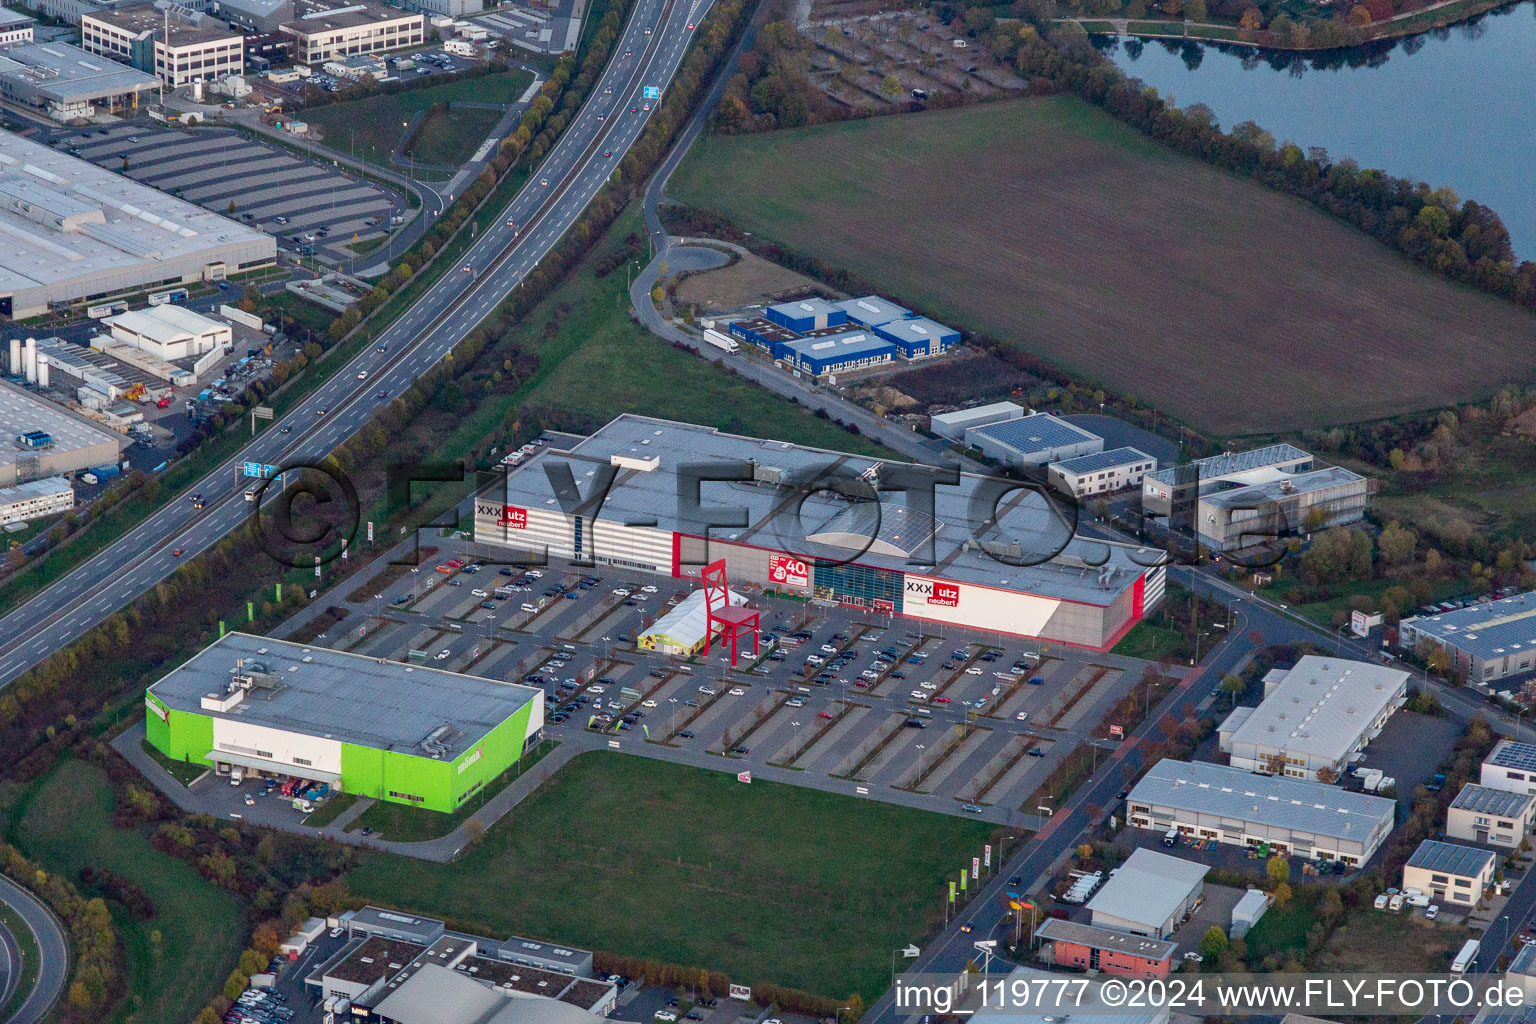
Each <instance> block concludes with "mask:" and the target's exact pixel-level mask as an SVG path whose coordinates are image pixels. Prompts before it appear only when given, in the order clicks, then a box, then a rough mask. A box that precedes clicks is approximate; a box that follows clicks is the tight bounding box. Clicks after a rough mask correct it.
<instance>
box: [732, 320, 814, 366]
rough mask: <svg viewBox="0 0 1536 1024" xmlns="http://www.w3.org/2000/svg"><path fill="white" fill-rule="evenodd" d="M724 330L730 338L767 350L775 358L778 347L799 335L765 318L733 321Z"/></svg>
mask: <svg viewBox="0 0 1536 1024" xmlns="http://www.w3.org/2000/svg"><path fill="white" fill-rule="evenodd" d="M725 329H726V330H727V331H729V332H730V333H731V335H732V336H734V337H736V338H740V339H741V340H742V341H744V342H746V343H747V344H749V345H756V346H757V347H758V348H762V349H767V350H768V351H769V352H773V353H775V357H777V350H778V346H779V345H780V344H781V343H783V342H786V341H794V340H795V339H796V338H798V337H800V335H798V334H796V333H795V332H794V331H792V330H790V329H789V328H787V327H782V326H780V325H779V324H776V323H774V322H773V321H772V320H769V319H766V318H765V317H760V316H757V317H753V318H752V319H750V320H733V321H732V322H731V323H728V324H726V325H725Z"/></svg>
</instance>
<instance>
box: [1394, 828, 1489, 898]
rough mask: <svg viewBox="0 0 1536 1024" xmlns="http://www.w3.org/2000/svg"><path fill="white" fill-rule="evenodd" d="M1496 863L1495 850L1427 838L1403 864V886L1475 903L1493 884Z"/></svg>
mask: <svg viewBox="0 0 1536 1024" xmlns="http://www.w3.org/2000/svg"><path fill="white" fill-rule="evenodd" d="M1496 863H1497V859H1496V858H1495V857H1494V855H1493V851H1492V850H1480V849H1478V848H1477V847H1474V846H1458V845H1456V844H1455V843H1442V842H1441V841H1439V840H1438V839H1426V840H1424V841H1423V842H1422V843H1420V844H1419V848H1418V849H1417V850H1414V851H1413V855H1412V856H1411V857H1409V858H1408V860H1407V861H1406V862H1404V864H1403V888H1404V889H1417V890H1419V891H1420V892H1422V893H1424V894H1425V895H1427V896H1428V897H1429V898H1430V899H1432V900H1434V901H1435V902H1436V903H1449V904H1451V905H1453V906H1458V905H1459V906H1461V907H1466V908H1471V907H1475V906H1477V905H1478V904H1479V903H1481V902H1482V901H1483V894H1484V893H1485V892H1486V891H1488V890H1489V889H1492V888H1493V871H1494V867H1495V865H1496Z"/></svg>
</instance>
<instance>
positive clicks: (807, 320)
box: [765, 299, 848, 334]
mask: <svg viewBox="0 0 1536 1024" xmlns="http://www.w3.org/2000/svg"><path fill="white" fill-rule="evenodd" d="M765 312H766V313H767V315H768V319H769V320H771V321H773V322H774V323H776V324H778V325H779V326H780V327H788V328H789V329H790V330H792V331H799V332H801V333H802V334H803V333H804V332H806V331H814V330H816V329H818V328H821V327H839V326H841V325H843V324H846V323H847V322H848V314H847V312H846V311H844V310H843V309H841V308H839V307H837V306H834V305H832V303H830V302H827V301H826V300H824V299H801V300H799V301H797V302H781V303H779V304H778V305H777V306H769V307H768V309H767V310H766V311H765Z"/></svg>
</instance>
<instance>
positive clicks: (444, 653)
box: [437, 647, 453, 661]
mask: <svg viewBox="0 0 1536 1024" xmlns="http://www.w3.org/2000/svg"><path fill="white" fill-rule="evenodd" d="M451 653H453V652H452V651H450V650H448V648H446V647H444V648H443V649H442V650H440V651H438V652H437V660H438V661H447V660H448V655H449V654H451Z"/></svg>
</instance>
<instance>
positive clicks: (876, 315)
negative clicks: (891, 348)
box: [833, 295, 912, 327]
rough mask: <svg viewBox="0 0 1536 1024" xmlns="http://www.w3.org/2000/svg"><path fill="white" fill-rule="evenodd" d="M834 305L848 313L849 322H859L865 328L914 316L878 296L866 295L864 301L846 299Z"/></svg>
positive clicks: (909, 311)
mask: <svg viewBox="0 0 1536 1024" xmlns="http://www.w3.org/2000/svg"><path fill="white" fill-rule="evenodd" d="M833 305H834V306H836V307H837V308H838V309H841V310H842V311H843V312H845V313H847V314H848V319H849V320H854V321H857V322H858V323H861V324H863V325H864V326H865V327H878V326H880V325H881V324H888V323H890V322H891V321H892V320H905V319H906V318H907V317H909V316H911V315H912V311H911V310H910V309H908V308H907V307H905V306H898V305H896V303H894V302H891V301H890V300H889V299H882V298H881V297H880V296H878V295H866V296H864V297H863V298H862V299H844V300H843V301H842V302H834V303H833Z"/></svg>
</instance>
